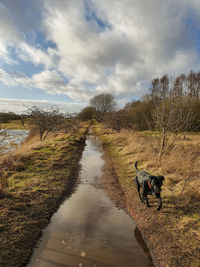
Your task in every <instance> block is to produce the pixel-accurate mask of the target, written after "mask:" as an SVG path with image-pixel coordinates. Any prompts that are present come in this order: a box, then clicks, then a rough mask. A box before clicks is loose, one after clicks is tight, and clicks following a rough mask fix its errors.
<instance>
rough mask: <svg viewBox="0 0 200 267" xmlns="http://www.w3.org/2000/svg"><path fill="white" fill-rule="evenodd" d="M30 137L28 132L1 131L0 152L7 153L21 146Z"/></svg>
mask: <svg viewBox="0 0 200 267" xmlns="http://www.w3.org/2000/svg"><path fill="white" fill-rule="evenodd" d="M28 135H29V131H27V130H0V152H1V153H7V152H10V151H12V150H13V149H14V148H15V147H16V146H19V145H20V144H21V143H22V142H23V141H24V140H25V139H26V137H27V136H28Z"/></svg>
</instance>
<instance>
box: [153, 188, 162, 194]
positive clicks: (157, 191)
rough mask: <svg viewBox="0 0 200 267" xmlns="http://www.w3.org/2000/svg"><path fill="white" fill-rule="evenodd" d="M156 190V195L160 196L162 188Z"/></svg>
mask: <svg viewBox="0 0 200 267" xmlns="http://www.w3.org/2000/svg"><path fill="white" fill-rule="evenodd" d="M154 190H155V193H156V194H159V193H160V192H161V190H162V189H161V188H156V189H154Z"/></svg>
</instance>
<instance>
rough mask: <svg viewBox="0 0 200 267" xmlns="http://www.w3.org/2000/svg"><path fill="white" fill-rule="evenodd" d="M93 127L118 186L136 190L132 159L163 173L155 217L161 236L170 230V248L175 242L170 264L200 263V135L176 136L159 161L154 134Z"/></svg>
mask: <svg viewBox="0 0 200 267" xmlns="http://www.w3.org/2000/svg"><path fill="white" fill-rule="evenodd" d="M95 127H96V132H97V134H99V135H100V137H101V139H102V142H103V145H104V148H105V149H106V151H107V152H108V153H109V154H110V155H111V158H112V160H113V162H114V164H115V169H116V172H117V175H118V178H119V184H120V186H121V187H122V188H123V187H124V188H126V185H129V189H130V190H131V191H132V192H136V189H135V187H134V184H133V178H134V176H135V169H134V163H135V161H136V160H138V167H139V169H143V170H146V171H147V172H149V173H151V174H155V175H164V176H165V182H164V185H163V191H162V198H163V200H164V201H163V202H164V204H163V209H162V210H161V212H160V214H159V215H158V217H159V220H160V221H162V227H163V235H164V231H165V230H166V231H168V232H169V233H170V235H171V237H172V239H171V240H169V242H172V244H171V246H172V247H173V245H174V242H176V245H174V246H175V247H176V249H177V255H174V253H173V255H168V257H171V258H170V262H171V265H170V266H177V265H176V264H183V265H182V266H200V261H199V258H200V250H199V241H200V235H199V233H200V214H199V211H200V136H199V135H198V134H187V136H186V138H185V137H184V136H183V135H180V136H178V137H177V139H176V141H175V142H174V143H173V145H171V146H169V148H168V150H167V151H166V152H165V153H164V155H163V157H162V161H161V162H159V161H158V157H157V152H158V151H159V139H158V138H159V135H158V134H154V133H151V132H149V133H148V132H137V131H133V130H125V129H123V130H121V131H120V132H119V133H117V132H113V131H112V130H110V129H108V128H105V127H104V126H101V127H100V126H95ZM170 138H171V139H172V138H173V136H170V137H169V140H168V143H171V140H170ZM130 195H132V193H130ZM135 197H136V198H137V194H136V196H135ZM133 201H134V199H133ZM152 201H153V200H152ZM152 209H153V208H152ZM141 216H142V215H141ZM163 221H164V225H163ZM159 238H160V237H159ZM161 238H162V236H161ZM172 240H173V241H172ZM169 245H170V244H169ZM184 264H185V265H184Z"/></svg>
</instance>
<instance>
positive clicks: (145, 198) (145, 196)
mask: <svg viewBox="0 0 200 267" xmlns="http://www.w3.org/2000/svg"><path fill="white" fill-rule="evenodd" d="M142 195H143V199H144V200H146V205H147V207H150V205H149V200H148V198H147V192H146V191H145V190H143V194H142Z"/></svg>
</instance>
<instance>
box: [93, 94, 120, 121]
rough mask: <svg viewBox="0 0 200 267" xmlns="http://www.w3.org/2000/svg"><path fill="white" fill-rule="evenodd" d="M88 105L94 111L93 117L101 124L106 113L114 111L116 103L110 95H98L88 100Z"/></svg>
mask: <svg viewBox="0 0 200 267" xmlns="http://www.w3.org/2000/svg"><path fill="white" fill-rule="evenodd" d="M90 105H91V106H92V107H93V108H94V109H95V117H96V119H97V120H98V121H99V122H101V121H103V119H104V118H105V115H106V114H107V113H108V112H111V111H114V110H115V108H116V101H115V99H114V96H113V95H111V94H100V95H97V96H94V97H93V98H92V99H91V100H90Z"/></svg>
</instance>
